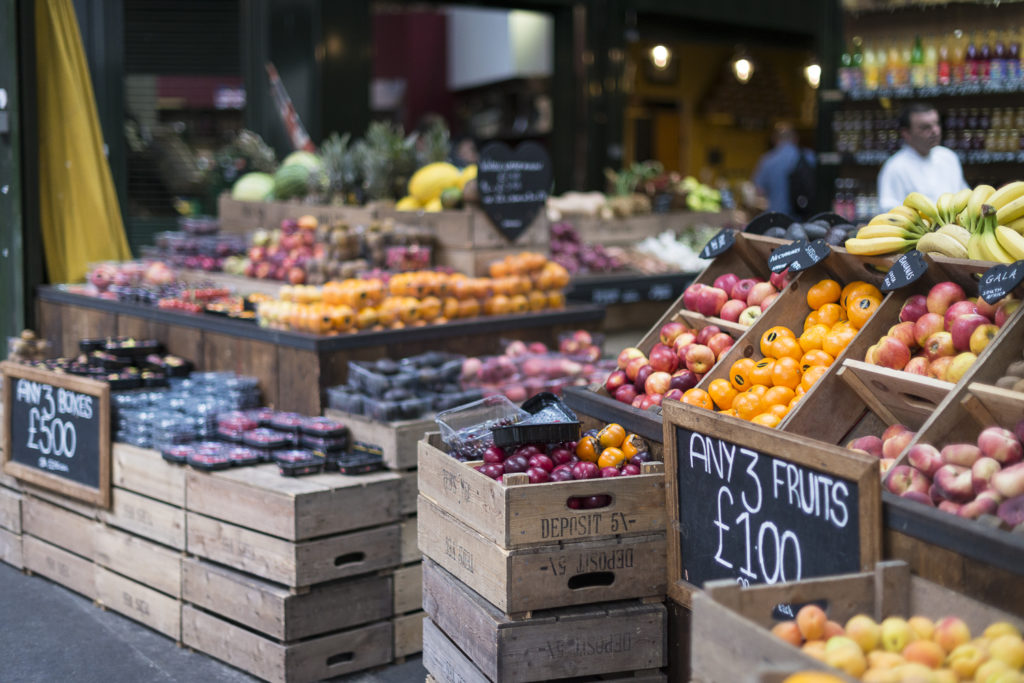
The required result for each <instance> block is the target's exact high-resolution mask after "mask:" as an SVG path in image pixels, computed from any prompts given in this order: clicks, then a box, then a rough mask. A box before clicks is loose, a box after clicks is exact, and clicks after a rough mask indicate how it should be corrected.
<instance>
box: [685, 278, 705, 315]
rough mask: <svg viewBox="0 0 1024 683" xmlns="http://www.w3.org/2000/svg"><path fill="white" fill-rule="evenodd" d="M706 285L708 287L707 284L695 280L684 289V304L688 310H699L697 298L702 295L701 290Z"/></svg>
mask: <svg viewBox="0 0 1024 683" xmlns="http://www.w3.org/2000/svg"><path fill="white" fill-rule="evenodd" d="M705 287H707V285H703V284H700V283H699V282H695V283H694V284H692V285H690V286H689V287H687V288H686V289H684V290H683V306H684V307H685V308H686V310H688V311H696V310H697V299H698V298H699V296H700V290H702V289H704V288H705Z"/></svg>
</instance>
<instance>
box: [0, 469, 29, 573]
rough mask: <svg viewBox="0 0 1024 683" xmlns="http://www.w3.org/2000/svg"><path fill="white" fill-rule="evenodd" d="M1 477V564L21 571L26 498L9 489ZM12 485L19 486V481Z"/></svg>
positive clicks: (11, 481)
mask: <svg viewBox="0 0 1024 683" xmlns="http://www.w3.org/2000/svg"><path fill="white" fill-rule="evenodd" d="M6 483H7V480H5V479H3V478H2V477H0V562H6V563H7V564H9V565H11V566H12V567H15V568H17V569H21V568H23V567H24V564H25V562H24V555H23V552H22V539H21V504H22V500H23V498H24V496H23V495H22V493H21V491H20V490H19V488H20V487H19V488H8V487H7V486H6V485H5V484H6ZM10 483H11V484H13V485H14V486H18V483H17V480H15V479H11V480H10Z"/></svg>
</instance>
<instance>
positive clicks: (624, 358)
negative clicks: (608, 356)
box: [616, 346, 644, 370]
mask: <svg viewBox="0 0 1024 683" xmlns="http://www.w3.org/2000/svg"><path fill="white" fill-rule="evenodd" d="M634 358H644V352H643V351H641V350H640V349H638V348H636V347H635V346H630V347H627V348H625V349H622V351H620V352H619V357H618V360H617V361H616V363H617V364H618V366H619V370H625V369H626V366H627V365H629V361H631V360H633V359H634Z"/></svg>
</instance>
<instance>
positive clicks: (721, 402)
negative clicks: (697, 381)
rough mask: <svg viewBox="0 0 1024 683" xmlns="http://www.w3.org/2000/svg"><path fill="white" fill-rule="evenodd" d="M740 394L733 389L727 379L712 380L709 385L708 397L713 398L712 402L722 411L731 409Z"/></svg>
mask: <svg viewBox="0 0 1024 683" xmlns="http://www.w3.org/2000/svg"><path fill="white" fill-rule="evenodd" d="M738 394H739V392H738V391H736V389H734V388H733V386H732V384H730V383H729V380H727V379H723V378H719V379H716V380H712V381H711V383H710V384H709V385H708V395H709V396H711V400H712V401H714V402H715V405H716V406H718V407H719V408H721V409H722V410H728V409H729V408H731V407H732V401H733V399H734V398H736V396H737V395H738Z"/></svg>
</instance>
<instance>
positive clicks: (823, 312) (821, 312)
mask: <svg viewBox="0 0 1024 683" xmlns="http://www.w3.org/2000/svg"><path fill="white" fill-rule="evenodd" d="M817 312H818V322H819V323H822V324H824V325H829V326H832V325H835V324H836V323H837V322H839V321H840V320H842V319H843V317H844V315H845V313H846V311H844V310H843V307H842V306H840V305H839V304H823V305H822V307H821V308H819V309H818V311H817Z"/></svg>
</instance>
